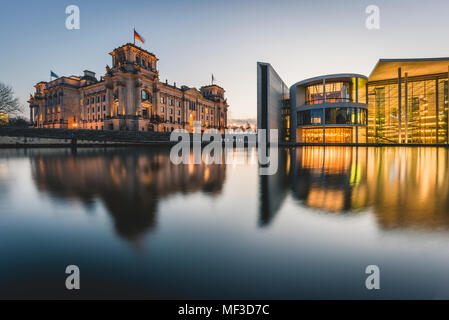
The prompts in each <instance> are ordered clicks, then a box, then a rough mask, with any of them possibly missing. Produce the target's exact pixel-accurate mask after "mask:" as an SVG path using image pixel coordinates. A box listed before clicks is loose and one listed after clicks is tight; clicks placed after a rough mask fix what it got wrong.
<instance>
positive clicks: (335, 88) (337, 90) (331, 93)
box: [306, 81, 355, 105]
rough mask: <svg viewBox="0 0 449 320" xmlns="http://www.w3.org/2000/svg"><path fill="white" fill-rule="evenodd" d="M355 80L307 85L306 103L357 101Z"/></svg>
mask: <svg viewBox="0 0 449 320" xmlns="http://www.w3.org/2000/svg"><path fill="white" fill-rule="evenodd" d="M353 88H355V86H354V85H353V81H332V82H328V83H326V84H323V83H319V84H313V85H309V86H306V105H311V104H322V103H337V102H355V94H354V93H355V91H354V90H353Z"/></svg>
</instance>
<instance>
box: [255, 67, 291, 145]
mask: <svg viewBox="0 0 449 320" xmlns="http://www.w3.org/2000/svg"><path fill="white" fill-rule="evenodd" d="M288 96H289V90H288V87H287V86H286V84H285V83H284V81H282V79H281V77H279V75H278V74H277V73H276V71H275V70H274V69H273V67H272V66H271V65H270V64H269V63H264V62H258V63H257V128H258V129H278V130H279V137H278V139H279V141H282V139H283V137H282V136H281V132H282V130H281V127H282V122H281V118H282V117H281V110H282V100H283V99H284V98H288Z"/></svg>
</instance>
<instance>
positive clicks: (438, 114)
mask: <svg viewBox="0 0 449 320" xmlns="http://www.w3.org/2000/svg"><path fill="white" fill-rule="evenodd" d="M439 118H440V111H439V105H438V78H437V79H435V143H438V142H439V138H438V137H439V135H438V127H439V122H440V121H439Z"/></svg>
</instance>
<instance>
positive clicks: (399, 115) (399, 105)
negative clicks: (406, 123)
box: [398, 68, 402, 143]
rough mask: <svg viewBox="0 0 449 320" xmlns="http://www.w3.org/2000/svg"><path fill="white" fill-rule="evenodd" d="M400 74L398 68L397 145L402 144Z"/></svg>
mask: <svg viewBox="0 0 449 320" xmlns="http://www.w3.org/2000/svg"><path fill="white" fill-rule="evenodd" d="M401 102H402V72H401V68H398V143H402V131H401V122H402V118H401V115H402V108H401Z"/></svg>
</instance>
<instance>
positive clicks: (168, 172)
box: [31, 149, 226, 240]
mask: <svg viewBox="0 0 449 320" xmlns="http://www.w3.org/2000/svg"><path fill="white" fill-rule="evenodd" d="M31 159H32V174H33V177H34V180H35V183H36V185H37V187H38V189H39V190H40V191H42V192H48V193H50V194H52V195H53V196H55V197H57V198H61V199H65V200H80V201H81V202H82V203H83V204H84V205H85V206H86V207H88V208H89V207H90V206H92V204H93V202H94V201H95V200H96V199H100V200H101V201H102V202H103V203H104V205H105V207H106V208H107V210H108V212H109V213H110V214H111V215H112V217H113V219H114V223H115V228H116V230H117V232H118V233H119V234H120V235H121V236H123V237H125V238H127V239H130V240H138V238H139V237H140V236H141V235H142V234H144V233H145V232H147V231H149V230H151V229H153V228H154V227H155V226H156V216H155V215H156V212H157V205H158V202H159V201H160V200H161V199H163V198H164V197H167V196H169V195H172V194H175V193H181V194H186V193H192V192H203V193H205V194H208V195H210V196H214V195H216V194H219V193H220V192H221V189H222V186H223V183H224V181H225V174H226V171H225V165H216V164H213V165H204V164H201V165H174V164H172V163H171V161H170V153H169V150H168V149H161V150H159V149H157V150H155V149H151V150H148V149H138V150H136V149H126V150H125V151H124V150H121V151H108V152H105V151H102V150H83V151H82V152H80V151H78V153H77V154H76V156H73V157H68V156H67V155H66V154H58V153H53V154H43V155H42V154H38V155H36V156H34V157H32V158H31Z"/></svg>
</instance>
